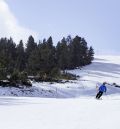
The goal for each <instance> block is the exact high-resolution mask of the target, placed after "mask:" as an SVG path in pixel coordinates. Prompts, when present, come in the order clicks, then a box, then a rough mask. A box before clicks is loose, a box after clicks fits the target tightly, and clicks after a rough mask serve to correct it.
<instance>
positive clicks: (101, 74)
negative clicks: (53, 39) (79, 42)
mask: <svg viewBox="0 0 120 129" xmlns="http://www.w3.org/2000/svg"><path fill="white" fill-rule="evenodd" d="M68 72H70V73H74V74H76V75H79V76H80V78H79V79H78V80H77V81H70V82H68V83H53V84H50V83H47V82H44V83H35V82H33V87H32V88H25V89H18V88H9V87H7V88H2V87H0V95H1V96H33V97H47V98H73V97H82V96H90V97H94V96H95V94H96V92H97V91H96V85H100V84H101V83H103V82H104V81H106V82H108V83H110V84H112V83H117V84H118V85H120V56H100V57H98V56H97V57H95V60H94V61H93V63H92V64H91V65H88V66H86V67H83V68H81V69H75V70H69V71H68ZM107 89H108V92H107V95H115V94H119V93H120V88H116V87H112V86H110V85H108V86H107Z"/></svg>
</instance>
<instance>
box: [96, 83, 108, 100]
mask: <svg viewBox="0 0 120 129" xmlns="http://www.w3.org/2000/svg"><path fill="white" fill-rule="evenodd" d="M105 84H106V82H103V84H102V85H101V86H100V87H99V91H98V93H97V95H96V99H100V97H101V96H102V95H103V92H106V91H107V88H106V86H105Z"/></svg>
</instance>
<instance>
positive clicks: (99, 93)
mask: <svg viewBox="0 0 120 129" xmlns="http://www.w3.org/2000/svg"><path fill="white" fill-rule="evenodd" d="M102 94H103V92H102V91H99V92H98V93H97V95H96V99H99V98H100V97H101V96H102Z"/></svg>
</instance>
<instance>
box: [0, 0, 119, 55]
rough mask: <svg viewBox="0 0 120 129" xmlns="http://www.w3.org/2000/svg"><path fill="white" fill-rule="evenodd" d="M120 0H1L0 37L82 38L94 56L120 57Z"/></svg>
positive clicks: (36, 38) (16, 38) (55, 39)
mask: <svg viewBox="0 0 120 129" xmlns="http://www.w3.org/2000/svg"><path fill="white" fill-rule="evenodd" d="M119 12H120V1H119V0H0V30H1V31H0V37H10V36H11V37H13V39H14V40H15V41H16V43H18V42H19V40H20V39H23V41H24V42H26V41H27V39H28V37H29V35H33V36H34V37H35V40H36V42H37V41H38V40H42V39H43V38H46V39H47V38H48V37H49V36H52V38H53V41H54V44H55V45H56V44H57V42H58V41H59V40H61V39H62V38H63V37H67V36H68V35H71V36H72V37H74V36H76V35H79V36H80V37H83V38H85V40H86V41H87V43H88V46H92V47H93V48H94V50H95V53H96V54H97V55H101V54H106V55H113V54H115V55H120V43H119V41H120V36H119V34H120V16H119Z"/></svg>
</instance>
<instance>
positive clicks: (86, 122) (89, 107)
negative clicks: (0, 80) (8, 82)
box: [0, 56, 120, 129]
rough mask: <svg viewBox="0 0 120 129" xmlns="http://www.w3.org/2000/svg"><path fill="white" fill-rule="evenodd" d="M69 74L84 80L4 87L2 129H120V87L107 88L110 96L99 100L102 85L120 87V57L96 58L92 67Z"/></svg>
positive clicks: (0, 107)
mask: <svg viewBox="0 0 120 129" xmlns="http://www.w3.org/2000/svg"><path fill="white" fill-rule="evenodd" d="M69 72H71V73H74V74H76V75H79V76H80V77H79V78H78V80H76V81H70V82H68V83H60V84H59V83H53V84H50V83H35V82H33V87H32V88H30V89H23V90H19V89H17V88H2V87H1V88H0V95H1V97H0V129H120V122H119V120H120V88H118V87H114V86H112V85H107V94H104V95H103V97H102V99H101V100H96V99H95V95H96V93H97V90H96V86H99V85H100V84H101V83H102V82H104V81H106V82H108V83H110V84H112V83H116V84H118V85H120V56H100V57H95V60H94V61H93V63H92V64H91V65H88V66H86V67H83V68H78V69H76V70H70V71H69ZM16 96H17V97H16ZM21 96H24V97H21ZM32 96H33V97H32Z"/></svg>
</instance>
